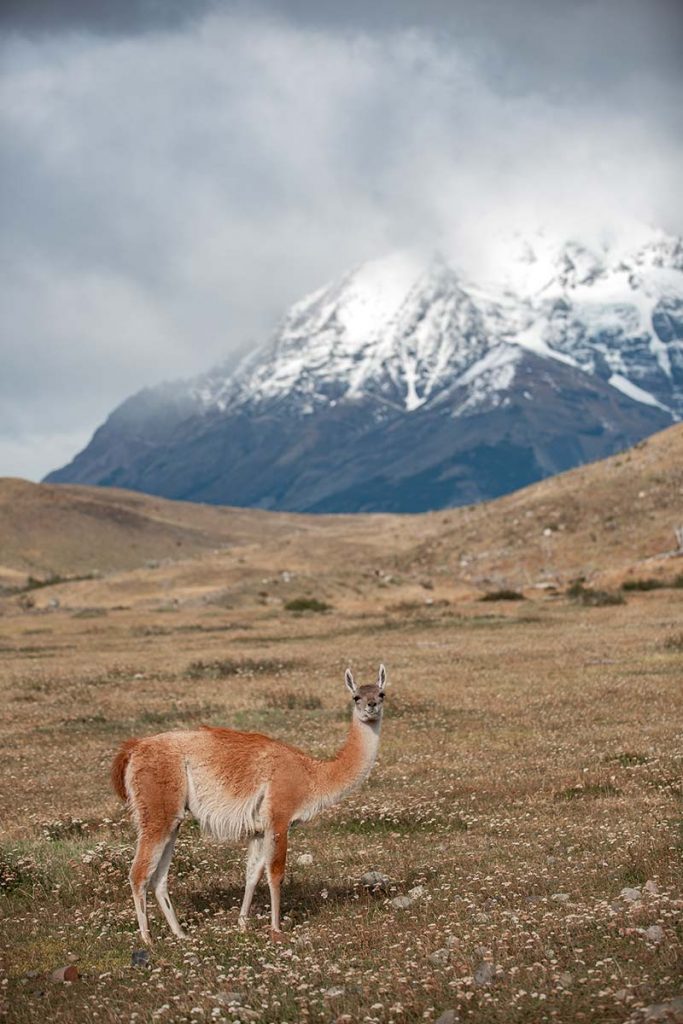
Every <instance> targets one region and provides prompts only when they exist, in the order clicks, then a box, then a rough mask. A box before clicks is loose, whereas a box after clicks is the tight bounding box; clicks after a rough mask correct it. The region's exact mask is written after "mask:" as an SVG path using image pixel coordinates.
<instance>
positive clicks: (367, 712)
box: [344, 665, 387, 722]
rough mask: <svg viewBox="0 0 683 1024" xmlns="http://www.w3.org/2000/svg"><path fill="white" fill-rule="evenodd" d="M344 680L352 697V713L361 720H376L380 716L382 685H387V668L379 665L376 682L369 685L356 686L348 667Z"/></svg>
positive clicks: (382, 701)
mask: <svg viewBox="0 0 683 1024" xmlns="http://www.w3.org/2000/svg"><path fill="white" fill-rule="evenodd" d="M344 681H345V683H346V686H347V688H348V690H349V692H350V693H351V696H352V697H353V702H354V705H355V707H354V710H353V713H354V715H355V716H356V717H357V718H359V719H360V721H361V722H378V721H379V720H380V718H381V717H382V707H383V705H384V687H385V686H386V685H387V670H386V669H385V667H384V665H380V667H379V673H378V675H377V682H376V683H373V684H372V685H370V686H357V685H356V682H355V680H354V678H353V676H352V675H351V669H349V668H347V670H346V672H345V674H344Z"/></svg>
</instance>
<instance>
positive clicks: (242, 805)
mask: <svg viewBox="0 0 683 1024" xmlns="http://www.w3.org/2000/svg"><path fill="white" fill-rule="evenodd" d="M186 772H187V809H188V810H189V812H190V814H192V815H193V817H195V818H196V819H197V821H198V822H199V825H200V828H201V829H202V831H204V832H208V833H209V834H210V835H212V836H215V837H216V839H242V838H245V837H247V836H253V835H257V834H259V833H262V832H263V829H264V822H263V820H262V817H261V813H260V812H261V808H262V806H263V801H264V799H265V795H266V786H265V785H264V786H261V787H260V788H259V789H258V790H257V791H256V792H255V793H252V794H250V795H249V796H248V797H237V796H234V795H233V794H231V793H230V792H229V791H227V790H226V789H225V787H224V786H221V785H220V784H219V783H217V782H216V780H215V778H212V777H211V776H210V775H209V773H208V772H204V771H202V770H201V769H197V768H191V767H190V765H189V764H188V765H186Z"/></svg>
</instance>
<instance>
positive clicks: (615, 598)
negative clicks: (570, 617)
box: [567, 580, 626, 608]
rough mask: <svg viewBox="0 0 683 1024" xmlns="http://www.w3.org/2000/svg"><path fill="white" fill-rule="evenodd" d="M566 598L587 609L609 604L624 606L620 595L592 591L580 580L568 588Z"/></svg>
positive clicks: (604, 591) (605, 591) (606, 591)
mask: <svg viewBox="0 0 683 1024" xmlns="http://www.w3.org/2000/svg"><path fill="white" fill-rule="evenodd" d="M567 597H570V598H571V599H572V601H576V603H577V604H582V605H584V606H585V607H587V608H600V607H603V606H605V605H611V604H626V602H625V600H624V597H623V595H622V594H614V593H612V592H611V591H609V590H593V589H592V587H585V586H584V585H583V583H582V582H581V581H580V580H577V581H576V582H575V583H572V585H571V586H570V587H568V589H567Z"/></svg>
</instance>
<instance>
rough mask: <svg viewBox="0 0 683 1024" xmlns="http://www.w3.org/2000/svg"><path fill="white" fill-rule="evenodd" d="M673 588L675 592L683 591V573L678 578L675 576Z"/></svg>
mask: <svg viewBox="0 0 683 1024" xmlns="http://www.w3.org/2000/svg"><path fill="white" fill-rule="evenodd" d="M671 586H672V587H673V588H674V589H675V590H683V572H679V574H678V576H674V579H673V583H672V584H671Z"/></svg>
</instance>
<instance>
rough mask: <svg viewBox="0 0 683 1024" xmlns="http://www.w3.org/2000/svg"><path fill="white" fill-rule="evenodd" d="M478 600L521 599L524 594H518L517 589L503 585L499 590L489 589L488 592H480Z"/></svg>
mask: <svg viewBox="0 0 683 1024" xmlns="http://www.w3.org/2000/svg"><path fill="white" fill-rule="evenodd" d="M479 600H480V601H523V600H524V594H520V592H519V591H518V590H508V589H506V588H505V587H503V588H501V590H489V591H488V593H486V594H482V596H481V597H480V598H479Z"/></svg>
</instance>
